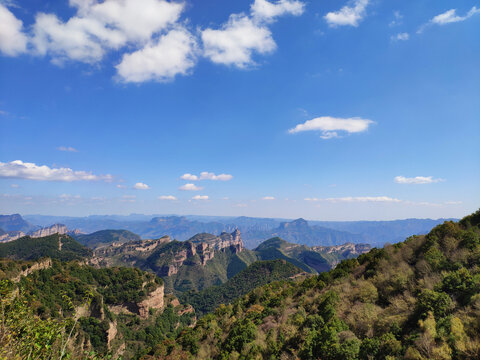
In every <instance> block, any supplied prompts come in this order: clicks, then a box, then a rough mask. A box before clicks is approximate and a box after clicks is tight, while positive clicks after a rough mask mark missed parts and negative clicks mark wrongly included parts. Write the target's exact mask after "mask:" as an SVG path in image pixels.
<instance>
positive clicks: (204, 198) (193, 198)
mask: <svg viewBox="0 0 480 360" xmlns="http://www.w3.org/2000/svg"><path fill="white" fill-rule="evenodd" d="M192 200H208V195H195V196H194V197H192Z"/></svg>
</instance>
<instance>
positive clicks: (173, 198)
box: [158, 195, 177, 201]
mask: <svg viewBox="0 0 480 360" xmlns="http://www.w3.org/2000/svg"><path fill="white" fill-rule="evenodd" d="M158 200H171V201H173V200H177V198H176V197H175V196H173V195H160V196H159V197H158Z"/></svg>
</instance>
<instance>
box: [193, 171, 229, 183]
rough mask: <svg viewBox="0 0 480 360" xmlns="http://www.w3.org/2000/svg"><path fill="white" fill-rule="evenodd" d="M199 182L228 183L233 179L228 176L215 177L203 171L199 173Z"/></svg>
mask: <svg viewBox="0 0 480 360" xmlns="http://www.w3.org/2000/svg"><path fill="white" fill-rule="evenodd" d="M199 179H200V180H218V181H229V180H232V179H233V176H232V175H230V174H219V175H215V174H214V173H211V172H208V171H203V172H201V173H200V178H199Z"/></svg>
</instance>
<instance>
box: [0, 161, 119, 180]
mask: <svg viewBox="0 0 480 360" xmlns="http://www.w3.org/2000/svg"><path fill="white" fill-rule="evenodd" d="M0 178H12V179H28V180H37V181H67V182H70V181H97V180H104V181H112V180H113V177H112V175H108V174H107V175H94V174H92V173H91V172H87V171H74V170H72V169H70V168H50V167H48V166H46V165H36V164H34V163H27V162H23V161H21V160H15V161H11V162H9V163H3V162H0Z"/></svg>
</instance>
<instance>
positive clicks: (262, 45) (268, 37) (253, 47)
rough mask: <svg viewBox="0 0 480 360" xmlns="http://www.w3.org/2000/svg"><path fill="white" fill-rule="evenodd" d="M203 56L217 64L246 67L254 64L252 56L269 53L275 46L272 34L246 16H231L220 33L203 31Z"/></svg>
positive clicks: (212, 30) (208, 30) (218, 31)
mask: <svg viewBox="0 0 480 360" xmlns="http://www.w3.org/2000/svg"><path fill="white" fill-rule="evenodd" d="M202 42H203V46H204V54H205V56H206V57H208V58H209V59H210V60H211V61H213V62H214V63H217V64H224V65H234V66H237V67H239V68H245V67H246V66H248V65H252V64H254V61H253V60H252V53H254V52H256V53H259V54H268V53H271V52H273V51H274V50H275V49H276V47H277V45H276V44H275V41H274V40H273V38H272V33H271V32H270V30H269V29H268V28H267V27H266V26H264V25H258V24H256V23H254V22H253V20H252V19H251V18H249V17H248V16H240V15H232V16H230V19H229V20H228V23H227V24H225V25H223V27H222V28H221V29H220V30H214V29H206V30H204V31H202Z"/></svg>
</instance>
